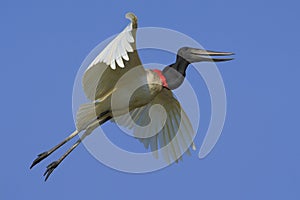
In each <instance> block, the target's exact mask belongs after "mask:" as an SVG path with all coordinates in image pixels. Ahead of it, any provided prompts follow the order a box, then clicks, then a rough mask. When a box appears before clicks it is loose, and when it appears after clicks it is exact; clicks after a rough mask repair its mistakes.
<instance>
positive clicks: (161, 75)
mask: <svg viewBox="0 0 300 200" xmlns="http://www.w3.org/2000/svg"><path fill="white" fill-rule="evenodd" d="M152 71H153V72H155V73H156V74H157V75H158V76H159V78H160V80H161V83H162V85H163V86H164V87H166V88H168V83H167V79H166V77H165V76H164V75H163V74H162V72H161V71H160V70H159V69H153V70H152Z"/></svg>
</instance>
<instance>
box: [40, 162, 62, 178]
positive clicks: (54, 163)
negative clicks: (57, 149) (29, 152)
mask: <svg viewBox="0 0 300 200" xmlns="http://www.w3.org/2000/svg"><path fill="white" fill-rule="evenodd" d="M59 163H60V162H59V161H58V160H57V161H54V162H52V163H51V164H49V165H48V166H47V169H46V171H45V173H44V176H46V177H45V181H47V179H48V178H49V176H50V175H51V173H52V172H53V171H54V169H55V168H56V167H57V166H58V165H59Z"/></svg>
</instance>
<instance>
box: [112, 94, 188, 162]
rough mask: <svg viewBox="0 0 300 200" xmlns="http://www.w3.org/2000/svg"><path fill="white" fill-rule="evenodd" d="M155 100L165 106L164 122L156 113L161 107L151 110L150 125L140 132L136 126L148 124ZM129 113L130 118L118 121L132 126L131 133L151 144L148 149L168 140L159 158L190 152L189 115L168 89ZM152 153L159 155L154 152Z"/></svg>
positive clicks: (174, 159) (162, 144)
mask: <svg viewBox="0 0 300 200" xmlns="http://www.w3.org/2000/svg"><path fill="white" fill-rule="evenodd" d="M155 104H160V105H161V106H163V107H164V109H165V110H166V114H167V116H166V117H167V118H166V122H165V124H162V123H163V122H164V120H163V119H161V118H160V117H159V116H162V115H161V113H160V112H161V110H157V111H154V112H157V113H155V119H152V121H151V125H150V126H148V128H146V129H143V132H141V130H142V129H141V128H139V127H138V126H146V125H148V123H149V122H150V117H149V109H150V108H151V107H152V106H153V105H155ZM130 115H131V119H130V120H128V118H127V119H126V120H125V119H124V120H119V121H118V123H119V124H120V125H122V126H125V127H127V128H129V129H133V134H134V135H135V136H136V137H137V139H139V141H140V142H142V143H143V144H144V146H145V148H146V149H149V148H150V150H151V151H156V150H158V149H159V148H160V149H161V148H163V147H166V146H167V145H168V144H170V145H169V147H168V148H164V149H163V150H162V151H160V152H161V156H162V158H163V159H164V160H165V161H166V162H168V163H171V162H173V161H178V160H181V159H182V156H181V155H182V154H183V153H185V152H186V153H188V154H189V148H190V147H191V146H190V145H191V143H192V134H194V131H193V128H192V126H191V123H190V121H189V119H188V116H187V115H186V114H185V112H184V110H183V109H182V107H181V106H180V104H179V102H178V101H177V100H176V99H175V98H174V96H173V94H172V92H171V91H170V90H168V89H163V91H162V92H161V93H160V94H158V96H157V97H156V98H155V99H154V100H153V101H152V102H151V103H150V104H147V105H145V106H143V107H141V108H137V109H135V110H133V111H131V112H130ZM121 118H122V117H121ZM137 125H138V126H137ZM160 127H162V128H161V130H159V129H160ZM154 131H156V132H157V134H156V135H154V136H153V134H154V133H156V132H154ZM153 132H154V133H153ZM147 136H149V137H147ZM175 136H176V137H175ZM192 144H193V143H192ZM184 151H185V152H184ZM154 156H155V157H157V156H159V155H158V154H157V152H154Z"/></svg>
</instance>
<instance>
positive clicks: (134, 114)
mask: <svg viewBox="0 0 300 200" xmlns="http://www.w3.org/2000/svg"><path fill="white" fill-rule="evenodd" d="M126 18H128V19H129V20H130V23H129V25H128V26H126V28H125V29H124V30H123V31H122V32H121V33H120V34H119V35H118V36H116V37H115V38H114V39H113V40H112V41H111V42H110V43H109V44H108V45H107V46H106V47H105V48H104V49H103V50H102V51H101V53H100V54H98V55H97V57H96V58H95V59H94V60H93V61H92V63H91V64H90V65H89V67H88V68H87V69H86V71H85V73H84V75H83V79H82V85H83V90H84V92H85V95H86V96H87V97H88V99H90V100H91V102H90V103H86V104H83V105H81V106H80V107H79V109H78V112H77V115H76V130H75V131H74V132H73V133H72V134H70V135H69V136H68V137H66V138H65V139H64V140H63V141H62V142H60V143H59V144H57V145H56V146H54V147H53V148H51V149H50V150H48V151H45V152H43V153H41V154H39V155H38V157H37V158H36V159H35V160H34V161H33V163H32V165H31V166H30V168H32V167H33V166H35V165H36V164H38V163H39V162H40V161H42V160H44V159H45V158H47V157H48V156H49V155H51V154H52V153H53V152H54V151H56V150H57V149H59V148H60V147H61V146H63V145H64V144H65V143H67V142H68V141H69V140H71V139H72V138H74V137H75V136H76V135H78V134H79V133H80V132H83V135H82V136H81V137H80V138H79V139H78V140H77V141H76V142H75V143H74V144H73V146H72V147H71V148H69V149H68V150H67V151H66V152H65V153H64V154H63V155H62V156H61V157H60V158H59V159H58V160H56V161H54V162H52V163H51V164H49V165H48V166H47V169H46V171H45V173H44V176H45V181H46V180H47V179H48V178H49V176H50V174H51V173H52V172H53V170H54V169H55V168H56V167H57V166H58V165H59V164H60V163H61V162H62V161H63V160H64V159H65V158H66V157H67V156H68V155H69V154H70V153H71V152H72V151H73V150H74V149H75V148H76V147H77V146H78V145H79V144H80V143H81V142H82V140H83V139H84V138H86V137H87V136H88V135H90V134H91V133H92V132H93V131H94V130H95V129H96V128H97V127H98V126H100V125H102V124H104V123H105V122H107V121H109V120H110V121H113V122H116V121H117V123H119V124H121V125H122V126H124V127H127V128H129V129H132V130H133V132H134V135H135V136H136V138H137V139H139V140H140V142H142V143H143V144H144V146H145V147H146V148H147V149H148V148H150V149H151V151H155V152H157V150H158V149H159V148H162V147H165V146H167V145H168V144H170V145H169V146H170V148H167V150H166V151H163V155H162V157H163V158H164V159H165V160H166V161H168V162H172V161H178V160H180V159H181V157H182V154H184V153H189V149H193V150H195V145H194V143H193V138H192V137H191V134H192V133H193V128H192V126H191V124H190V121H189V119H188V116H187V115H186V113H185V112H184V110H183V109H182V107H181V106H180V103H179V102H178V101H177V99H176V98H175V96H174V95H173V93H172V90H174V89H176V88H178V87H179V86H180V85H181V84H182V83H183V81H184V79H185V77H186V69H187V67H188V66H189V65H190V64H192V63H195V62H204V61H205V62H222V61H229V60H232V59H233V58H229V57H227V58H224V57H223V58H212V57H211V56H230V55H233V53H231V52H216V51H207V50H204V49H197V48H192V47H182V48H180V49H179V50H178V52H177V55H176V61H175V63H173V64H171V65H168V66H166V67H165V68H164V69H163V70H162V71H161V70H158V69H145V68H144V67H143V65H142V63H141V60H140V58H139V55H138V51H137V50H136V31H137V27H138V23H137V17H136V16H135V15H134V14H133V13H127V14H126ZM156 104H158V105H161V106H162V107H163V108H164V112H165V115H164V116H165V118H164V120H161V119H160V118H159V117H158V119H156V120H155V119H154V120H153V119H150V117H149V110H150V108H151V107H152V106H153V105H156ZM159 112H161V111H158V115H157V116H162V115H163V114H162V115H160V113H159ZM128 114H129V115H128ZM149 123H150V125H149V126H148V127H147V128H146V129H143V127H145V126H147V125H148V124H149ZM136 124H137V125H138V126H136ZM176 134H179V136H178V137H176V140H175V139H174V138H175V135H176ZM173 139H174V141H172V140H173ZM155 156H158V155H157V154H156V155H155Z"/></svg>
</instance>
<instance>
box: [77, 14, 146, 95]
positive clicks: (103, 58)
mask: <svg viewBox="0 0 300 200" xmlns="http://www.w3.org/2000/svg"><path fill="white" fill-rule="evenodd" d="M126 18H128V19H130V20H131V22H130V24H129V25H128V26H127V27H126V28H125V29H124V30H123V31H122V32H121V33H120V34H119V35H118V36H117V37H115V38H114V39H113V40H112V41H111V42H110V43H109V44H108V45H107V46H106V47H105V48H104V49H103V51H102V52H101V53H100V54H99V55H98V56H97V57H96V58H95V59H94V60H93V62H92V63H91V64H90V66H89V67H88V68H87V70H86V71H85V73H84V76H83V79H82V84H83V89H84V92H85V94H86V96H87V97H88V98H89V99H90V100H100V101H101V99H102V98H105V97H106V96H108V95H109V94H110V93H112V90H113V89H114V86H115V84H116V83H117V81H118V80H119V79H120V77H121V76H122V75H124V74H125V73H127V72H128V71H129V70H131V69H132V68H134V67H140V68H141V73H144V69H143V67H142V63H141V60H140V58H139V55H138V53H137V50H136V30H137V17H136V16H135V15H134V14H133V13H127V14H126Z"/></svg>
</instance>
